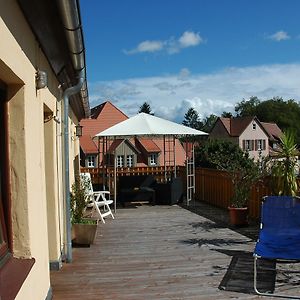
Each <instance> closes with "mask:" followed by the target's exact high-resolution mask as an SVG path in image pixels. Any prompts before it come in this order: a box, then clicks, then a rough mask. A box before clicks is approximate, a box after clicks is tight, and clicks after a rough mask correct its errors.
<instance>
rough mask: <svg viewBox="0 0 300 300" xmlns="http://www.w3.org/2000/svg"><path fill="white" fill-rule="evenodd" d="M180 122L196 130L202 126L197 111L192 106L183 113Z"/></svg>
mask: <svg viewBox="0 0 300 300" xmlns="http://www.w3.org/2000/svg"><path fill="white" fill-rule="evenodd" d="M182 124H183V125H185V126H188V127H191V128H195V129H198V130H199V129H200V128H201V127H202V126H203V124H202V122H201V121H200V118H199V114H198V112H197V111H196V110H195V109H194V108H192V107H191V108H189V109H188V111H187V112H186V114H185V115H184V120H183V121H182Z"/></svg>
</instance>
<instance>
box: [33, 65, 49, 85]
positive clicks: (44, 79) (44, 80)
mask: <svg viewBox="0 0 300 300" xmlns="http://www.w3.org/2000/svg"><path fill="white" fill-rule="evenodd" d="M35 85H36V89H37V90H39V89H43V88H45V87H47V86H48V76H47V73H46V72H45V71H41V70H37V71H36V73H35Z"/></svg>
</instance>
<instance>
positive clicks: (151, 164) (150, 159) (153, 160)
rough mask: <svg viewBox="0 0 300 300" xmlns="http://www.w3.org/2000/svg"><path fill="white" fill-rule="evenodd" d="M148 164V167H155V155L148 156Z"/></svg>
mask: <svg viewBox="0 0 300 300" xmlns="http://www.w3.org/2000/svg"><path fill="white" fill-rule="evenodd" d="M149 164H150V166H156V165H157V154H156V153H152V154H150V156H149Z"/></svg>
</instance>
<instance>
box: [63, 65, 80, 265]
mask: <svg viewBox="0 0 300 300" xmlns="http://www.w3.org/2000/svg"><path fill="white" fill-rule="evenodd" d="M84 81H85V72H84V69H83V70H81V72H80V73H79V78H78V83H77V84H76V85H75V86H72V87H70V88H67V89H66V90H65V91H64V93H63V101H64V158H65V159H64V162H65V200H66V230H67V234H66V236H67V253H66V258H67V262H68V263H70V262H72V236H71V204H70V165H69V164H70V156H69V151H70V149H69V148H70V143H69V98H70V97H71V96H72V95H74V94H77V93H79V92H80V89H81V87H82V85H83V82H84Z"/></svg>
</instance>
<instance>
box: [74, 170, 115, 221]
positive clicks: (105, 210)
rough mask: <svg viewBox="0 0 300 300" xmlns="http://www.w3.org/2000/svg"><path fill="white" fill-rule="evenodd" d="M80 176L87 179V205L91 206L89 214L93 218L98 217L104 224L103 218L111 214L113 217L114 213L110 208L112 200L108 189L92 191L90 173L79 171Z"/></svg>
mask: <svg viewBox="0 0 300 300" xmlns="http://www.w3.org/2000/svg"><path fill="white" fill-rule="evenodd" d="M80 176H81V177H82V178H85V179H86V180H88V181H89V187H88V195H87V198H88V199H87V203H88V204H87V207H88V208H91V210H90V212H89V215H90V216H91V217H93V218H97V219H100V220H101V221H102V223H104V224H105V220H104V218H105V217H107V216H109V215H111V217H112V218H113V219H114V215H113V213H112V211H111V209H110V205H111V204H112V203H113V200H110V199H109V198H110V192H109V191H94V190H93V185H92V181H91V174H90V173H81V174H80Z"/></svg>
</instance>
